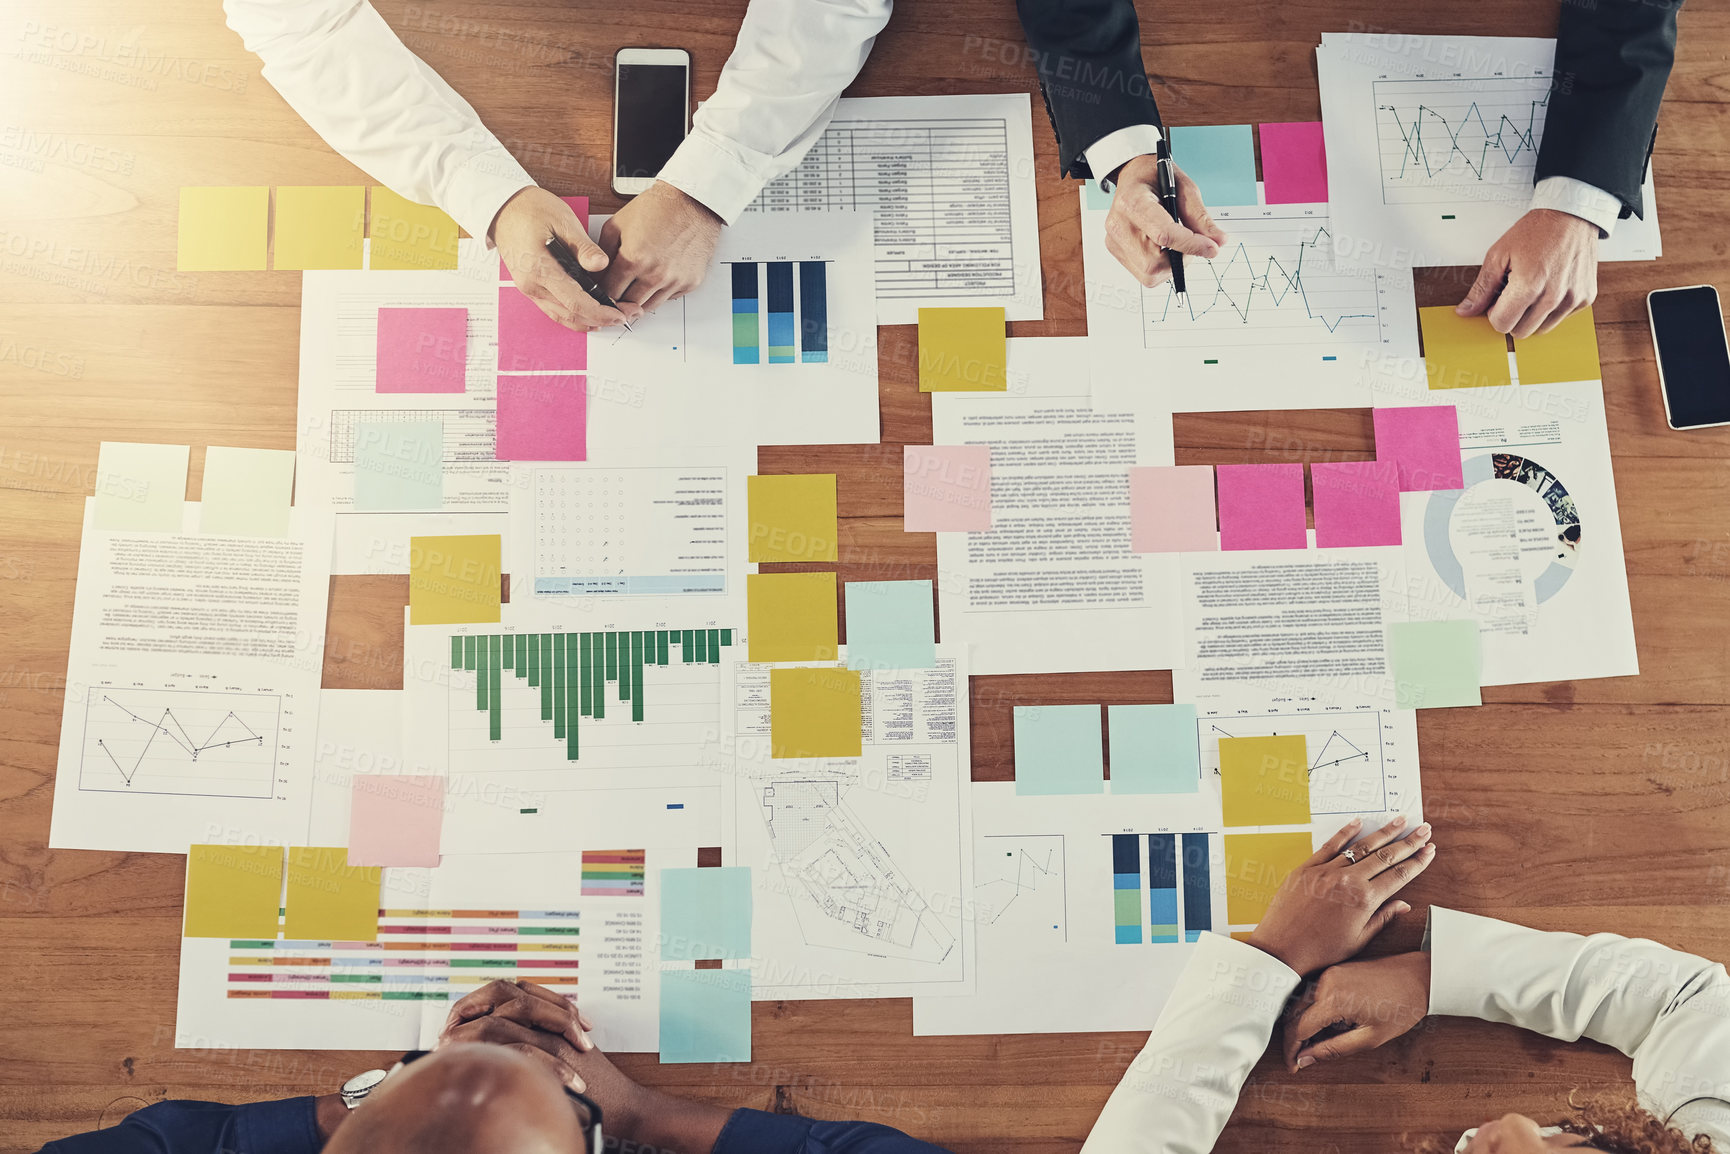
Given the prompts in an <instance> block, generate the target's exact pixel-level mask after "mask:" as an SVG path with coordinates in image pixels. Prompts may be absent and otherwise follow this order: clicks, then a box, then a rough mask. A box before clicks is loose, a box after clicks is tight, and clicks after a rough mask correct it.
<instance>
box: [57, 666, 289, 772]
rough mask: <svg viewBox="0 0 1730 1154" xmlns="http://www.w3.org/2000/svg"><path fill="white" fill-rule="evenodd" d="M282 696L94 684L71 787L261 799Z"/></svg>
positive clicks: (273, 752) (272, 755)
mask: <svg viewBox="0 0 1730 1154" xmlns="http://www.w3.org/2000/svg"><path fill="white" fill-rule="evenodd" d="M282 706H283V697H282V695H281V694H277V693H231V692H216V691H206V690H198V689H141V688H132V689H122V688H118V687H105V686H93V687H92V688H91V689H90V690H89V692H88V694H87V695H86V697H85V704H84V735H83V748H82V751H81V753H82V755H81V759H80V761H79V766H78V788H79V789H81V790H86V791H91V792H97V793H154V794H179V795H183V796H187V797H237V798H239V797H256V798H268V797H270V796H272V792H273V790H274V788H275V785H276V758H277V750H278V746H279V743H280V733H281V724H282Z"/></svg>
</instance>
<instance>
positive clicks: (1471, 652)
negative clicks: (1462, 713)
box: [1388, 621, 1484, 709]
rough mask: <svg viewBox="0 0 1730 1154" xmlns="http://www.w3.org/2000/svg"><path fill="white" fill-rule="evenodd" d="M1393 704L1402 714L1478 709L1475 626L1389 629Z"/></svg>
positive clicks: (1419, 624) (1427, 624)
mask: <svg viewBox="0 0 1730 1154" xmlns="http://www.w3.org/2000/svg"><path fill="white" fill-rule="evenodd" d="M1388 652H1389V655H1390V657H1391V658H1392V660H1393V667H1394V668H1393V673H1394V685H1395V704H1396V705H1398V707H1399V708H1401V709H1443V708H1447V707H1449V706H1455V705H1482V704H1483V703H1484V699H1483V695H1482V694H1481V693H1480V692H1479V689H1478V687H1479V682H1480V679H1481V678H1482V676H1483V672H1482V671H1483V656H1482V650H1481V647H1480V642H1479V638H1478V623H1477V622H1476V621H1397V622H1395V623H1394V624H1392V625H1390V626H1389V627H1388Z"/></svg>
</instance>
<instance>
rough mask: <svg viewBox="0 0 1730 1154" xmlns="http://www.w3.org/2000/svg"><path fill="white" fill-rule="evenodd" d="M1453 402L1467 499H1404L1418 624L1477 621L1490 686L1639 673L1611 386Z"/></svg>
mask: <svg viewBox="0 0 1730 1154" xmlns="http://www.w3.org/2000/svg"><path fill="white" fill-rule="evenodd" d="M1453 399H1454V401H1455V403H1456V406H1457V408H1458V411H1459V417H1460V449H1461V453H1462V455H1463V456H1464V465H1463V468H1464V476H1465V483H1466V484H1465V488H1464V489H1463V490H1460V489H1454V490H1447V491H1441V492H1433V493H1405V494H1402V495H1401V518H1400V519H1401V522H1402V526H1403V536H1404V540H1405V556H1406V568H1407V570H1408V573H1409V583H1410V589H1409V613H1410V615H1411V619H1412V620H1414V621H1423V620H1438V619H1448V618H1454V617H1471V618H1474V619H1476V620H1477V622H1478V624H1479V627H1480V638H1481V641H1482V651H1483V674H1482V681H1483V684H1485V685H1511V684H1517V683H1522V682H1532V681H1568V680H1574V679H1577V678H1583V677H1620V676H1625V675H1631V674H1635V673H1638V672H1639V671H1640V670H1639V659H1638V656H1637V654H1636V652H1635V647H1634V619H1633V611H1632V609H1631V607H1630V604H1629V600H1628V571H1627V566H1626V563H1625V559H1624V557H1623V552H1622V524H1621V517H1620V514H1619V512H1618V509H1617V504H1616V483H1615V478H1614V476H1613V473H1612V469H1611V461H1610V438H1609V432H1608V429H1607V427H1606V425H1605V420H1604V392H1603V386H1602V384H1601V383H1600V382H1598V381H1578V382H1573V383H1570V384H1561V385H1512V386H1507V387H1502V388H1494V389H1456V390H1453Z"/></svg>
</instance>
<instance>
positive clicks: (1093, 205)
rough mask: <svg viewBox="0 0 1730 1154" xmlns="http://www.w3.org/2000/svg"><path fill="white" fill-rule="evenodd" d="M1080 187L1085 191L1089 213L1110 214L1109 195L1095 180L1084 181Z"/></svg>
mask: <svg viewBox="0 0 1730 1154" xmlns="http://www.w3.org/2000/svg"><path fill="white" fill-rule="evenodd" d="M1081 187H1082V188H1084V189H1086V190H1087V191H1086V193H1085V194H1084V195H1085V196H1086V197H1087V207H1088V209H1089V210H1090V211H1096V212H1110V211H1111V194H1110V193H1109V192H1107V191H1105V189H1103V188H1101V187H1100V185H1099V181H1097V180H1084V181H1082V182H1081Z"/></svg>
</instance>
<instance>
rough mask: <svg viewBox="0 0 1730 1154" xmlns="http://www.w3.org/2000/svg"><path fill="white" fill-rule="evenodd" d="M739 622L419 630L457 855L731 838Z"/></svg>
mask: <svg viewBox="0 0 1730 1154" xmlns="http://www.w3.org/2000/svg"><path fill="white" fill-rule="evenodd" d="M744 646H745V633H744V630H743V629H742V628H740V627H739V626H738V625H735V624H733V623H731V622H727V621H722V620H708V619H705V618H703V617H701V616H698V615H696V614H692V615H690V616H688V617H679V618H669V619H667V620H664V621H662V620H656V619H654V618H653V617H640V618H631V617H625V616H608V615H606V614H603V613H601V612H598V611H597V612H590V613H585V614H578V615H574V616H568V615H565V614H553V613H548V612H545V611H533V610H530V609H528V608H523V607H519V606H516V605H510V606H506V607H505V611H504V620H503V622H502V623H500V624H498V625H409V626H407V627H406V638H405V641H404V647H403V649H404V661H405V670H404V674H403V684H404V686H405V687H406V689H407V693H408V699H407V710H406V713H405V717H406V719H407V747H406V753H407V756H408V758H409V760H410V761H412V762H414V763H416V764H418V765H425V766H426V767H427V772H431V773H443V774H445V775H446V776H447V778H448V781H447V784H446V791H445V798H446V804H445V821H444V831H443V840H442V844H443V848H444V852H446V853H501V854H520V853H527V852H532V851H537V850H559V849H564V848H566V847H568V846H569V845H571V844H572V843H573V842H575V843H576V844H581V845H598V844H609V845H619V844H625V845H653V846H662V847H685V848H692V849H694V848H697V847H702V846H715V845H721V846H724V845H725V843H724V842H723V841H722V840H721V837H720V833H721V800H722V799H721V792H722V787H723V786H724V784H725V780H724V777H723V775H722V774H721V773H720V772H719V767H718V765H717V758H718V753H717V743H718V741H719V738H720V735H721V732H722V726H723V724H724V722H725V714H726V712H727V707H726V701H727V680H726V662H727V661H728V660H730V659H731V656H732V654H733V653H735V652H739V651H742V650H743V649H744Z"/></svg>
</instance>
